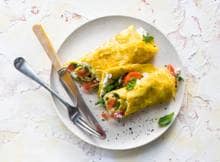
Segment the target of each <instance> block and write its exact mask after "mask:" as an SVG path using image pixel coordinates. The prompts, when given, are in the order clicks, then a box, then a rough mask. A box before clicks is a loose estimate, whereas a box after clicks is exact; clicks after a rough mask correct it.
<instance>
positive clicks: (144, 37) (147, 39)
mask: <svg viewBox="0 0 220 162" xmlns="http://www.w3.org/2000/svg"><path fill="white" fill-rule="evenodd" d="M143 41H144V42H146V43H151V42H152V41H154V37H153V36H151V35H149V34H148V33H147V35H143Z"/></svg>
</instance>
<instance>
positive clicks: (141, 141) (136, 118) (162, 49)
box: [51, 16, 184, 150]
mask: <svg viewBox="0 0 220 162" xmlns="http://www.w3.org/2000/svg"><path fill="white" fill-rule="evenodd" d="M129 25H135V26H136V27H137V28H139V27H142V28H144V29H145V30H146V31H147V32H148V33H150V35H153V36H154V39H155V42H156V44H157V45H158V47H159V52H158V53H157V55H156V56H155V59H154V60H153V62H152V63H153V64H154V65H156V66H158V67H162V66H164V65H165V64H169V63H171V64H173V65H174V66H175V67H178V68H180V69H182V68H183V67H182V64H181V61H180V59H179V57H178V55H177V52H176V51H175V49H174V47H173V46H172V45H171V43H170V42H169V40H168V39H167V38H166V37H165V36H164V35H163V34H162V33H161V32H160V31H158V30H157V29H156V28H155V27H153V26H152V25H150V24H148V23H146V22H144V21H142V20H139V19H136V18H132V17H126V16H107V17H101V18H97V19H95V20H92V21H89V22H87V23H85V24H83V25H82V26H80V27H79V28H77V29H76V30H75V31H73V32H72V34H70V35H69V37H68V38H67V39H66V40H65V41H64V42H63V44H62V45H61V47H60V48H59V50H58V54H59V55H60V57H61V59H62V61H63V63H65V62H67V61H69V60H73V59H74V60H78V59H80V58H81V57H82V56H83V55H84V54H85V53H87V52H89V51H91V50H93V49H95V48H97V47H98V46H99V45H101V44H103V42H105V41H107V40H109V39H110V38H112V37H113V36H114V35H115V34H117V33H119V32H120V31H122V30H123V29H125V28H127V27H128V26H129ZM182 75H183V77H184V74H183V73H182ZM51 87H52V88H54V89H55V90H57V91H58V92H59V93H60V94H61V95H63V96H64V97H65V98H66V99H67V100H68V101H70V99H69V97H68V96H67V94H66V92H65V91H64V89H63V88H62V86H61V84H60V82H59V79H58V76H57V73H56V71H55V70H54V69H52V71H51ZM81 93H82V95H83V97H84V99H85V102H86V103H87V104H88V105H89V108H90V110H91V111H92V113H93V114H94V115H95V117H96V118H97V120H98V121H99V122H100V124H101V125H102V127H103V128H104V130H105V131H106V134H107V138H106V139H105V140H101V139H97V138H95V137H92V136H90V135H87V134H86V133H84V132H82V131H81V130H80V129H78V128H77V127H76V126H75V125H74V124H73V123H72V122H71V121H70V120H69V118H68V114H67V111H66V109H65V108H64V107H63V106H62V104H60V103H59V102H58V101H57V100H56V99H55V98H53V100H54V102H55V105H56V111H57V113H58V115H59V117H60V118H61V120H62V121H63V122H64V124H65V125H66V126H67V127H68V128H69V129H70V131H72V132H73V133H74V134H75V135H76V136H78V137H79V138H81V139H82V140H84V141H85V142H87V143H89V144H92V145H95V146H97V147H101V148H105V149H112V150H125V149H131V148H136V147H139V146H142V145H145V144H148V143H149V142H151V141H153V140H155V139H156V138H158V137H159V136H160V135H162V134H163V133H164V132H165V131H166V130H167V129H168V128H169V126H170V125H171V124H172V123H171V124H170V125H169V126H167V127H165V128H160V127H159V126H158V119H159V118H160V117H162V116H164V115H166V114H169V113H171V112H174V113H175V116H174V119H175V118H176V116H177V114H178V113H179V110H180V106H181V102H182V99H183V94H184V82H182V83H181V84H180V86H179V87H178V91H177V94H176V98H175V101H174V100H172V101H171V102H170V103H169V104H163V105H158V106H154V107H150V108H147V109H145V110H143V111H141V112H138V113H136V114H134V115H132V116H130V117H128V118H126V119H124V120H122V121H120V122H118V121H113V120H110V121H102V120H101V113H102V112H103V111H104V109H103V108H102V107H99V106H96V105H95V102H96V101H97V95H96V94H95V93H94V94H85V93H83V92H82V91H81ZM173 121H174V120H173Z"/></svg>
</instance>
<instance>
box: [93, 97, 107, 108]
mask: <svg viewBox="0 0 220 162" xmlns="http://www.w3.org/2000/svg"><path fill="white" fill-rule="evenodd" d="M99 104H100V105H101V106H104V105H105V100H104V99H103V98H100V99H99V100H98V101H97V102H96V103H95V105H99Z"/></svg>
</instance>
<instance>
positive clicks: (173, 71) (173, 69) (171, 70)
mask: <svg viewBox="0 0 220 162" xmlns="http://www.w3.org/2000/svg"><path fill="white" fill-rule="evenodd" d="M167 70H168V71H169V72H170V74H172V75H173V76H175V75H176V73H175V68H174V67H173V65H171V64H168V65H167Z"/></svg>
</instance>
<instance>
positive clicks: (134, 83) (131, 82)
mask: <svg viewBox="0 0 220 162" xmlns="http://www.w3.org/2000/svg"><path fill="white" fill-rule="evenodd" d="M136 82H137V79H135V78H134V79H132V80H131V81H129V82H128V84H127V85H126V89H127V90H129V91H130V90H132V89H134V87H135V85H136Z"/></svg>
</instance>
